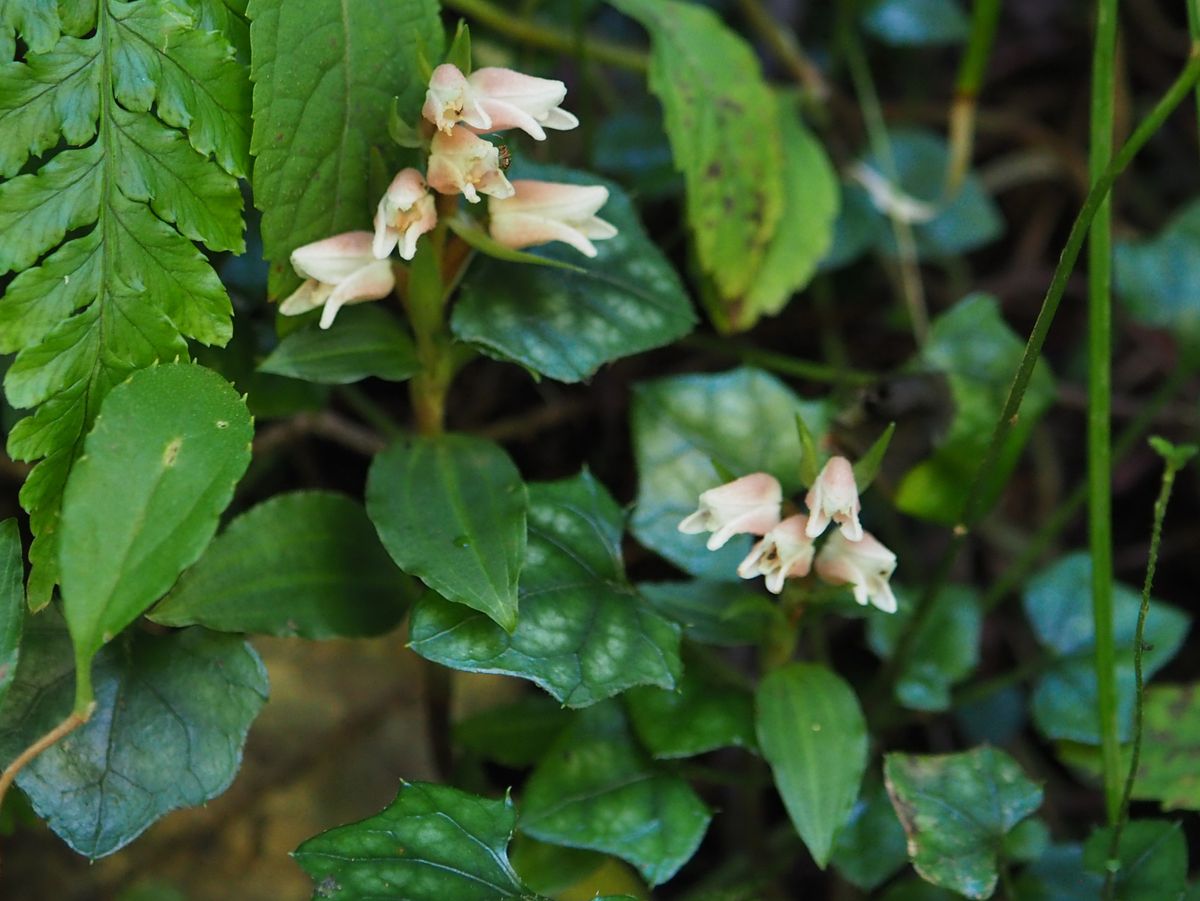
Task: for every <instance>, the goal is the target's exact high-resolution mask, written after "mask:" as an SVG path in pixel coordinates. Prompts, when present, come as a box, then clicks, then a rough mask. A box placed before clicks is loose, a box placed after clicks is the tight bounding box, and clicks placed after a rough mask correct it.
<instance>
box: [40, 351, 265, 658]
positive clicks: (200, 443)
mask: <svg viewBox="0 0 1200 901" xmlns="http://www.w3.org/2000/svg"><path fill="white" fill-rule="evenodd" d="M253 434H254V429H253V425H252V423H251V421H250V414H249V413H248V412H247V411H246V405H245V403H243V401H242V399H241V398H240V397H238V394H237V392H236V391H235V390H234V389H233V386H232V385H230V384H229V383H228V382H226V381H225V380H224V379H223V378H221V377H220V376H219V375H217V374H216V373H215V372H213V371H212V370H210V369H205V368H203V367H201V366H195V365H192V364H187V363H172V364H165V365H162V366H155V367H153V368H151V369H144V370H142V371H140V372H136V373H134V374H133V375H132V376H131V377H130V378H129V379H128V380H127V381H126V382H124V383H123V384H121V385H118V386H117V387H116V388H114V389H113V390H112V392H110V394H109V396H108V398H107V399H106V400H105V402H104V406H103V408H102V410H101V413H100V415H99V416H98V417H97V418H96V425H95V428H93V429H92V432H91V434H89V435H88V437H87V442H86V444H85V445H84V455H83V456H82V457H81V458H80V459H79V462H78V463H77V464H76V465H75V469H74V471H73V472H72V473H71V478H70V480H69V481H68V482H67V487H66V490H65V491H64V492H63V509H62V534H61V551H60V563H61V567H62V593H63V605H64V612H65V613H66V618H67V623H68V625H69V626H70V628H71V637H72V639H73V640H74V642H75V649H76V654H77V660H78V662H79V665H80V666H81V667H82V666H86V665H87V663H88V661H89V660H91V659H92V656H93V655H94V654H95V653H96V651H98V650H99V649H100V647H101V645H103V644H104V643H105V642H107V641H109V640H110V639H111V638H112V637H113V636H114V635H116V634H117V633H118V632H120V631H121V630H122V629H124V628H125V627H126V626H127V625H129V623H131V622H133V620H134V619H136V618H137V617H138V616H140V615H141V614H142V613H143V612H144V611H145V610H146V609H147V608H148V607H149V606H150V605H151V604H153V603H154V602H155V601H156V600H158V599H159V598H160V597H162V596H163V595H164V594H165V593H166V592H167V590H168V589H169V588H170V587H171V585H172V584H173V583H174V581H175V579H176V578H177V577H178V576H179V573H180V572H181V571H182V570H183V569H184V568H185V567H187V566H189V565H191V564H192V563H194V562H195V561H196V559H197V558H198V557H199V556H200V554H201V553H202V552H203V551H204V548H205V545H207V544H208V542H209V540H210V539H211V538H212V536H213V533H214V532H216V530H217V521H218V519H219V517H220V515H221V512H222V511H223V510H224V509H225V507H226V505H227V504H228V503H229V500H230V498H232V497H233V488H234V486H235V485H236V484H237V481H238V479H240V478H241V476H242V473H243V472H244V471H245V469H246V466H247V465H248V464H249V462H250V439H251V438H252V437H253Z"/></svg>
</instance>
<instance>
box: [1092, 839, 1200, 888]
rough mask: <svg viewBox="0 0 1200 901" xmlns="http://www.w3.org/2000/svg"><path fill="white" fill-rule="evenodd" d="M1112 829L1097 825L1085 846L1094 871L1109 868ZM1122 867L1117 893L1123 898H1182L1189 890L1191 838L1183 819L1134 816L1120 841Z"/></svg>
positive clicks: (1119, 856)
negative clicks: (1188, 839)
mask: <svg viewBox="0 0 1200 901" xmlns="http://www.w3.org/2000/svg"><path fill="white" fill-rule="evenodd" d="M1111 842H1112V833H1111V831H1110V830H1108V829H1097V830H1096V831H1095V832H1093V833H1092V834H1091V836H1089V837H1088V840H1087V843H1086V844H1084V846H1083V866H1084V869H1085V870H1087V871H1088V872H1090V873H1095V874H1101V875H1102V874H1104V873H1107V871H1108V848H1109V845H1110V844H1111ZM1117 861H1118V863H1119V869H1118V870H1117V878H1116V893H1115V895H1114V897H1116V898H1120V899H1121V901H1180V899H1182V898H1183V896H1184V892H1185V891H1187V869H1188V851H1187V840H1186V839H1185V837H1184V834H1183V830H1182V829H1181V828H1180V824H1179V823H1169V822H1167V821H1165V820H1131V821H1130V822H1128V823H1126V825H1125V829H1124V830H1123V831H1122V832H1121V838H1120V839H1119V840H1118V843H1117Z"/></svg>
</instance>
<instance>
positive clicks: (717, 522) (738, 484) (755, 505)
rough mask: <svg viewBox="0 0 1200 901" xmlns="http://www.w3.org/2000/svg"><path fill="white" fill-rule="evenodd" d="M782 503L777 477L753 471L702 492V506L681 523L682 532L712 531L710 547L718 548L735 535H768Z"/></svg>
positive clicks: (691, 533) (712, 548)
mask: <svg viewBox="0 0 1200 901" xmlns="http://www.w3.org/2000/svg"><path fill="white" fill-rule="evenodd" d="M782 502H783V490H782V489H781V488H780V486H779V481H778V480H777V479H776V478H775V477H774V476H772V475H768V474H767V473H765V472H756V473H752V474H750V475H748V476H742V477H741V478H740V479H734V480H733V481H732V482H728V483H726V484H724V485H719V486H718V487H716V488H710V489H709V490H708V491H705V492H704V493H703V494H701V495H700V506H699V508H698V509H697V510H696V512H695V513H692V514H691V515H689V516H687V517H686V518H685V519H684V520H683V521H682V522H681V523H680V524H679V531H680V532H683V533H685V534H687V535H695V534H699V533H701V532H712V535H711V536H709V539H708V549H709V550H710V551H715V550H717V549H718V548H721V547H724V545H725V542H727V541H728V540H729V539H730V538H732V537H733V536H734V535H738V534H742V533H749V534H751V535H765V534H766V533H767V532H769V531H770V530H771V529H773V528H774V527H775V526H776V525H777V524H778V523H779V506H780V504H781V503H782Z"/></svg>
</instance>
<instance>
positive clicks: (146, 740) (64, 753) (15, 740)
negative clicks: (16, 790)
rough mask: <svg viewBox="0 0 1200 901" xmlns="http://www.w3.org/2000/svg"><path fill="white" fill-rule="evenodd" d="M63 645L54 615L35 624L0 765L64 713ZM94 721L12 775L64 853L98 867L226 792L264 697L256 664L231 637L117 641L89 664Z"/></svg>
mask: <svg viewBox="0 0 1200 901" xmlns="http://www.w3.org/2000/svg"><path fill="white" fill-rule="evenodd" d="M71 656H72V655H71V646H70V640H69V638H68V635H67V632H66V630H65V629H63V627H62V622H61V620H60V619H59V616H58V614H57V613H55V612H53V611H52V610H51V611H47V612H46V613H43V614H41V615H40V616H37V617H33V618H32V619H31V620H30V622H29V624H28V626H27V629H26V639H25V648H24V653H23V654H22V657H21V664H20V667H19V669H18V673H17V679H16V682H15V683H14V684H13V687H12V690H11V691H10V692H9V695H8V698H7V699H6V701H5V703H4V705H3V706H2V707H0V762H3V763H7V762H9V761H11V760H12V759H13V757H15V756H16V755H17V754H18V753H19V752H20V751H21V750H23V749H24V748H26V747H27V746H28V745H29V744H30V743H31V742H33V741H34V740H35V739H37V738H39V737H41V736H42V735H44V734H45V733H46V732H48V731H49V730H50V729H51V728H52V727H54V726H55V725H57V724H58V723H59V722H61V721H62V719H63V718H64V717H65V716H66V715H67V714H68V713H70V711H71V705H72V701H73V692H72V684H71V678H70V676H71V668H72V662H71ZM93 685H94V688H95V694H96V709H95V710H94V711H93V712H92V718H91V719H90V720H89V721H88V722H87V723H86V724H84V725H83V726H81V727H80V728H79V729H77V730H76V731H75V732H73V733H72V734H71V736H70V737H69V738H67V739H66V740H64V741H60V742H59V743H58V744H56V745H54V746H53V747H51V748H49V749H48V750H46V751H44V752H43V753H42V754H41V755H40V756H38V757H37V758H35V759H34V760H33V761H32V762H31V763H30V764H29V765H28V766H26V767H25V769H23V770H22V771H21V773H20V775H18V777H17V785H18V786H19V787H20V788H21V790H22V791H24V792H25V794H26V795H28V796H29V800H30V801H31V803H32V804H33V808H34V810H35V811H37V813H38V815H39V816H41V817H42V818H43V819H45V820H46V821H47V823H48V824H49V826H50V828H51V829H53V830H54V831H55V832H56V833H58V835H59V836H60V837H61V838H62V839H63V841H65V842H66V843H67V844H68V845H70V846H71V847H72V848H74V849H75V850H76V851H78V852H79V853H80V854H85V855H87V856H88V857H93V858H95V857H103V856H104V855H105V854H111V853H112V852H114V851H116V850H118V849H119V848H121V847H123V846H124V845H126V844H128V843H129V842H131V841H133V839H135V838H136V837H137V836H138V835H140V834H141V833H142V831H143V830H145V829H146V828H147V827H148V826H149V825H150V824H151V823H153V822H154V821H155V820H157V819H158V818H159V817H161V816H163V815H164V814H166V813H168V812H170V811H172V810H175V809H176V808H179V807H192V806H195V805H198V804H203V803H205V802H206V801H210V800H211V799H213V798H215V797H216V796H217V795H219V794H221V793H222V792H223V791H225V789H226V788H228V787H229V784H230V783H231V782H232V781H233V777H234V776H235V775H236V773H237V771H238V767H239V766H240V765H241V759H242V745H243V743H244V742H245V740H246V733H247V731H248V730H249V728H250V723H251V722H253V720H254V718H255V716H257V715H258V711H259V710H260V709H261V708H262V705H263V702H264V701H265V700H266V697H267V673H266V670H265V669H264V667H263V665H262V661H261V660H259V658H258V655H257V654H256V653H255V652H254V649H253V648H251V647H250V646H249V645H248V644H246V643H245V642H244V641H242V640H241V639H240V638H238V637H236V636H233V635H217V634H215V633H212V632H206V631H205V630H203V629H188V630H186V631H183V632H177V633H174V634H171V635H166V636H157V635H150V634H147V633H144V632H139V633H137V634H133V635H128V636H122V637H121V638H120V639H119V640H118V641H115V642H113V643H112V644H111V645H109V646H108V647H106V648H104V650H103V651H101V652H100V653H99V654H98V655H97V656H96V659H95V667H94V671H93Z"/></svg>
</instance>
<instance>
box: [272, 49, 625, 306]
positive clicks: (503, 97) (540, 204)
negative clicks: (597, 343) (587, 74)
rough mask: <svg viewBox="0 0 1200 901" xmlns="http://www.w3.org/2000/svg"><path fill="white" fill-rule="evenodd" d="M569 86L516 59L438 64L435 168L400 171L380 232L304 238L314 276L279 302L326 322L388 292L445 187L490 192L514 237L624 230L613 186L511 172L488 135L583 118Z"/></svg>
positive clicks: (428, 128)
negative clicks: (397, 262) (505, 63)
mask: <svg viewBox="0 0 1200 901" xmlns="http://www.w3.org/2000/svg"><path fill="white" fill-rule="evenodd" d="M566 94H567V88H566V85H564V84H563V83H562V82H561V81H555V80H552V79H549V78H535V77H533V76H532V75H524V74H522V73H520V72H514V71H513V70H511V69H501V68H496V67H488V68H484V69H477V70H476V71H474V72H472V73H471V74H470V75H464V74H463V72H462V71H461V70H460V69H459V68H458V67H457V66H454V65H451V64H449V63H443V64H442V65H440V66H438V67H437V68H436V69H434V70H433V74H432V76H431V77H430V79H429V90H428V91H427V92H426V94H425V104H424V106H423V107H422V109H421V114H422V116H423V117H424V120H425V123H426V124H425V125H424V131H425V141H424V142H423V144H424V146H426V148H427V150H428V160H427V164H426V167H425V174H424V175H422V174H421V172H420V171H419V170H417V169H414V168H411V167H409V168H407V169H403V170H401V171H400V172H398V173H397V174H396V177H395V178H393V179H392V182H391V184H390V185H388V188H387V190H386V191H385V192H384V195H383V198H382V199H381V200H380V201H379V205H378V207H377V208H376V211H375V222H374V226H375V231H374V234H372V233H371V232H365V231H356V232H346V233H345V234H341V235H335V236H333V237H332V238H326V239H324V240H322V241H315V242H313V243H312V244H306V245H304V246H303V247H298V248H296V250H294V251H293V252H292V256H291V260H292V266H293V268H295V270H296V272H297V274H299V275H300V276H302V277H303V278H304V279H306V281H305V282H304V284H303V285H301V286H300V288H298V289H297V290H296V291H295V293H293V294H292V295H291V296H290V297H288V298H287V299H286V300H284V301H283V303H282V304H280V307H279V311H280V312H281V313H283V314H284V315H285V316H296V315H299V314H300V313H305V312H307V311H308V310H312V309H316V308H317V307H323V308H324V309H323V310H322V313H321V328H329V326H330V325H332V324H333V320H334V318H335V317H336V316H337V313H338V310H339V309H341V308H342V307H343V306H346V305H348V304H355V303H364V302H366V301H370V300H379V299H380V298H382V297H386V296H387V295H388V294H390V293H391V292H392V289H393V288H394V287H395V284H396V283H395V276H394V274H393V272H392V268H391V263H390V262H389V260H388V257H389V256H390V255H391V253H392V251H393V250H394V249H397V248H398V249H399V252H400V256H401V258H402V259H405V260H411V259H412V258H413V257H414V256H415V255H416V252H417V241H418V239H419V238H420V237H421V236H422V235H424V234H426V233H428V232H431V231H433V229H434V228H436V227H437V223H438V205H437V201H436V199H435V194H442V195H459V194H461V195H462V196H463V197H465V198H466V199H467V201H468V202H470V203H472V204H475V203H479V202H480V200H482V197H481V196H480V195H484V194H486V195H487V196H488V217H489V222H488V227H489V231H490V233H491V236H492V238H493V239H494V240H496V241H497V242H499V243H500V244H503V245H504V246H506V247H510V248H512V249H514V250H519V249H521V248H524V247H531V246H533V245H535V244H545V243H548V242H551V241H562V242H564V243H566V244H570V245H571V246H572V247H574V248H575V249H576V250H578V251H579V252H580V253H582V254H584V255H585V256H588V257H594V256H595V255H596V248H595V245H593V244H592V241H594V240H598V239H602V238H611V237H613V236H614V235H616V233H617V230H616V228H614V227H613V226H612V225H611V224H610V223H608V222H605V221H604V220H603V219H600V218H598V217H597V216H596V214H597V213H598V212H599V211H600V208H601V207H603V206H604V204H605V203H607V202H608V189H607V188H605V187H604V186H602V185H572V184H561V183H558V182H545V181H532V180H526V179H517V180H515V181H509V180H508V177H507V176H506V175H505V174H504V171H505V169H506V168H507V162H506V161H505V160H502V159H501V154H500V148H499V147H497V146H496V145H495V144H492V143H491V142H489V141H487V140H486V139H484V138H482V137H480V135H482V134H489V133H492V132H499V131H505V130H507V129H512V128H517V129H520V130H521V131H523V132H525V133H526V134H528V135H529V136H530V137H531V138H534V139H535V140H538V141H544V140H545V139H546V129H547V128H550V129H558V130H567V129H572V128H575V127H576V126H577V125H578V124H579V120H578V119H576V118H575V117H574V116H573V115H571V114H570V113H569V112H567V111H566V110H564V109H563V108H562V107H561V106H560V104H561V103H562V101H563V98H565V97H566Z"/></svg>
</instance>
